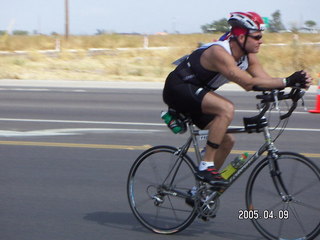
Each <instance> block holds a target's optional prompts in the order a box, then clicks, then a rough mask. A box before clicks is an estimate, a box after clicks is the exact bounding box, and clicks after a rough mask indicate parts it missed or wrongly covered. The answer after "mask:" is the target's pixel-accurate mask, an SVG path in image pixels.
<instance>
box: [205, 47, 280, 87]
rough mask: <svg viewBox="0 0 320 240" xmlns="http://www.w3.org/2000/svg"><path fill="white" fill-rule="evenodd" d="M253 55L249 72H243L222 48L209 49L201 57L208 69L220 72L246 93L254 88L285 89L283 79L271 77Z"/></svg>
mask: <svg viewBox="0 0 320 240" xmlns="http://www.w3.org/2000/svg"><path fill="white" fill-rule="evenodd" d="M251 55H252V56H251ZM251 55H250V57H249V61H250V62H249V69H248V72H247V71H244V70H241V69H240V68H239V67H238V66H237V64H236V62H235V60H234V58H233V57H232V56H231V55H230V54H229V53H227V52H226V51H225V50H224V49H223V48H221V47H220V46H217V47H216V46H214V47H211V48H209V49H207V50H206V51H205V53H204V55H203V57H201V64H202V65H203V66H204V67H205V68H206V69H209V70H212V71H217V72H220V73H221V74H222V75H224V76H225V77H226V78H227V79H229V80H230V81H232V82H235V83H237V84H239V85H240V86H241V87H242V88H244V89H245V90H246V91H250V90H252V88H253V87H254V86H259V87H262V88H283V87H284V82H283V78H272V77H270V76H269V75H268V74H267V73H266V72H265V71H264V70H263V68H262V67H261V65H260V63H259V62H258V59H257V57H256V56H254V54H251ZM250 58H251V60H250ZM249 73H250V74H249Z"/></svg>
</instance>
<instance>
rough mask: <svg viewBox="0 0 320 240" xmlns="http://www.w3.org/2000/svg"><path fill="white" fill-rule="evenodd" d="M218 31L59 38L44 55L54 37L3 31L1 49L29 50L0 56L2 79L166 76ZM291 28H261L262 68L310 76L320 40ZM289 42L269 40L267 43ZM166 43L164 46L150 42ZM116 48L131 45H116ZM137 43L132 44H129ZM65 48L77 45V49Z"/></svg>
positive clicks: (318, 59) (319, 58)
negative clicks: (283, 30) (304, 72)
mask: <svg viewBox="0 0 320 240" xmlns="http://www.w3.org/2000/svg"><path fill="white" fill-rule="evenodd" d="M218 37H219V35H211V34H193V35H166V36H155V35H154V36H149V38H148V40H149V47H150V48H149V49H143V48H142V47H143V42H144V37H143V36H138V35H137V36H123V35H115V34H112V35H102V36H71V37H70V38H69V40H68V41H66V40H65V39H63V38H61V40H60V41H61V52H60V53H59V54H57V55H56V56H54V57H52V56H46V55H44V54H42V53H39V52H38V50H48V49H55V44H56V40H57V39H60V38H58V37H51V36H2V37H0V51H16V50H25V51H28V54H27V55H24V56H16V55H15V56H0V78H1V79H5V78H6V79H8V78H9V79H72V80H115V79H120V80H132V81H164V79H165V77H166V75H167V74H168V73H169V72H170V71H171V70H172V69H173V65H172V64H171V63H172V62H173V61H174V60H175V59H177V58H179V57H181V56H183V55H185V54H188V53H190V52H191V51H192V50H193V49H195V48H196V47H197V46H198V44H199V43H200V42H210V41H212V40H214V39H217V38H218ZM293 39H294V36H293V35H292V34H289V33H286V34H265V37H264V43H265V45H263V47H262V48H261V52H260V53H259V56H260V60H261V62H262V64H263V65H264V67H265V69H266V70H267V71H268V72H269V73H270V74H271V75H272V76H279V77H280V76H287V75H289V74H291V73H292V72H294V71H296V70H299V69H307V70H308V71H310V72H311V73H312V75H313V76H315V77H316V76H317V75H318V72H320V46H308V45H302V44H301V43H305V42H320V35H319V34H301V35H299V41H298V42H297V41H295V40H293ZM280 42H281V43H287V44H289V45H288V46H271V45H268V44H270V43H280ZM162 46H167V47H169V48H166V49H152V48H151V47H162ZM90 48H108V49H111V50H110V51H108V52H106V53H105V54H102V55H101V54H100V55H88V52H87V50H88V49H90ZM117 48H132V49H131V50H118V49H117ZM133 48H136V49H133ZM68 49H77V50H78V51H77V52H76V53H74V52H70V51H68Z"/></svg>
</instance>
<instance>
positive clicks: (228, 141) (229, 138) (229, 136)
mask: <svg viewBox="0 0 320 240" xmlns="http://www.w3.org/2000/svg"><path fill="white" fill-rule="evenodd" d="M223 143H224V144H225V145H226V147H228V148H232V147H233V145H234V143H235V137H234V136H233V135H232V134H226V135H225V136H224V138H223Z"/></svg>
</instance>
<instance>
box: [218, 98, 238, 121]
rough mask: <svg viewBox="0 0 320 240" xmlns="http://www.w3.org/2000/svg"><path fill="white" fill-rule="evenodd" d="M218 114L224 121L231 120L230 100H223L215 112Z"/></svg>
mask: <svg viewBox="0 0 320 240" xmlns="http://www.w3.org/2000/svg"><path fill="white" fill-rule="evenodd" d="M217 115H218V116H220V117H222V118H224V119H225V120H226V121H228V122H231V121H232V119H233V116H234V105H233V103H232V102H230V101H225V102H224V103H223V104H222V105H221V106H220V110H219V112H218V113H217Z"/></svg>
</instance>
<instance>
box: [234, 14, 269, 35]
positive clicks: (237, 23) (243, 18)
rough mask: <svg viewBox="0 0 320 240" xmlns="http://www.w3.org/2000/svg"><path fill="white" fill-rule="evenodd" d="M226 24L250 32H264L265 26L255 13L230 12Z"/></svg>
mask: <svg viewBox="0 0 320 240" xmlns="http://www.w3.org/2000/svg"><path fill="white" fill-rule="evenodd" d="M230 15H231V16H230V18H229V20H228V23H229V24H230V26H231V27H240V28H246V29H248V30H250V31H264V30H265V24H264V22H263V19H262V18H261V17H260V15H259V14H257V13H255V12H232V13H230Z"/></svg>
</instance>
